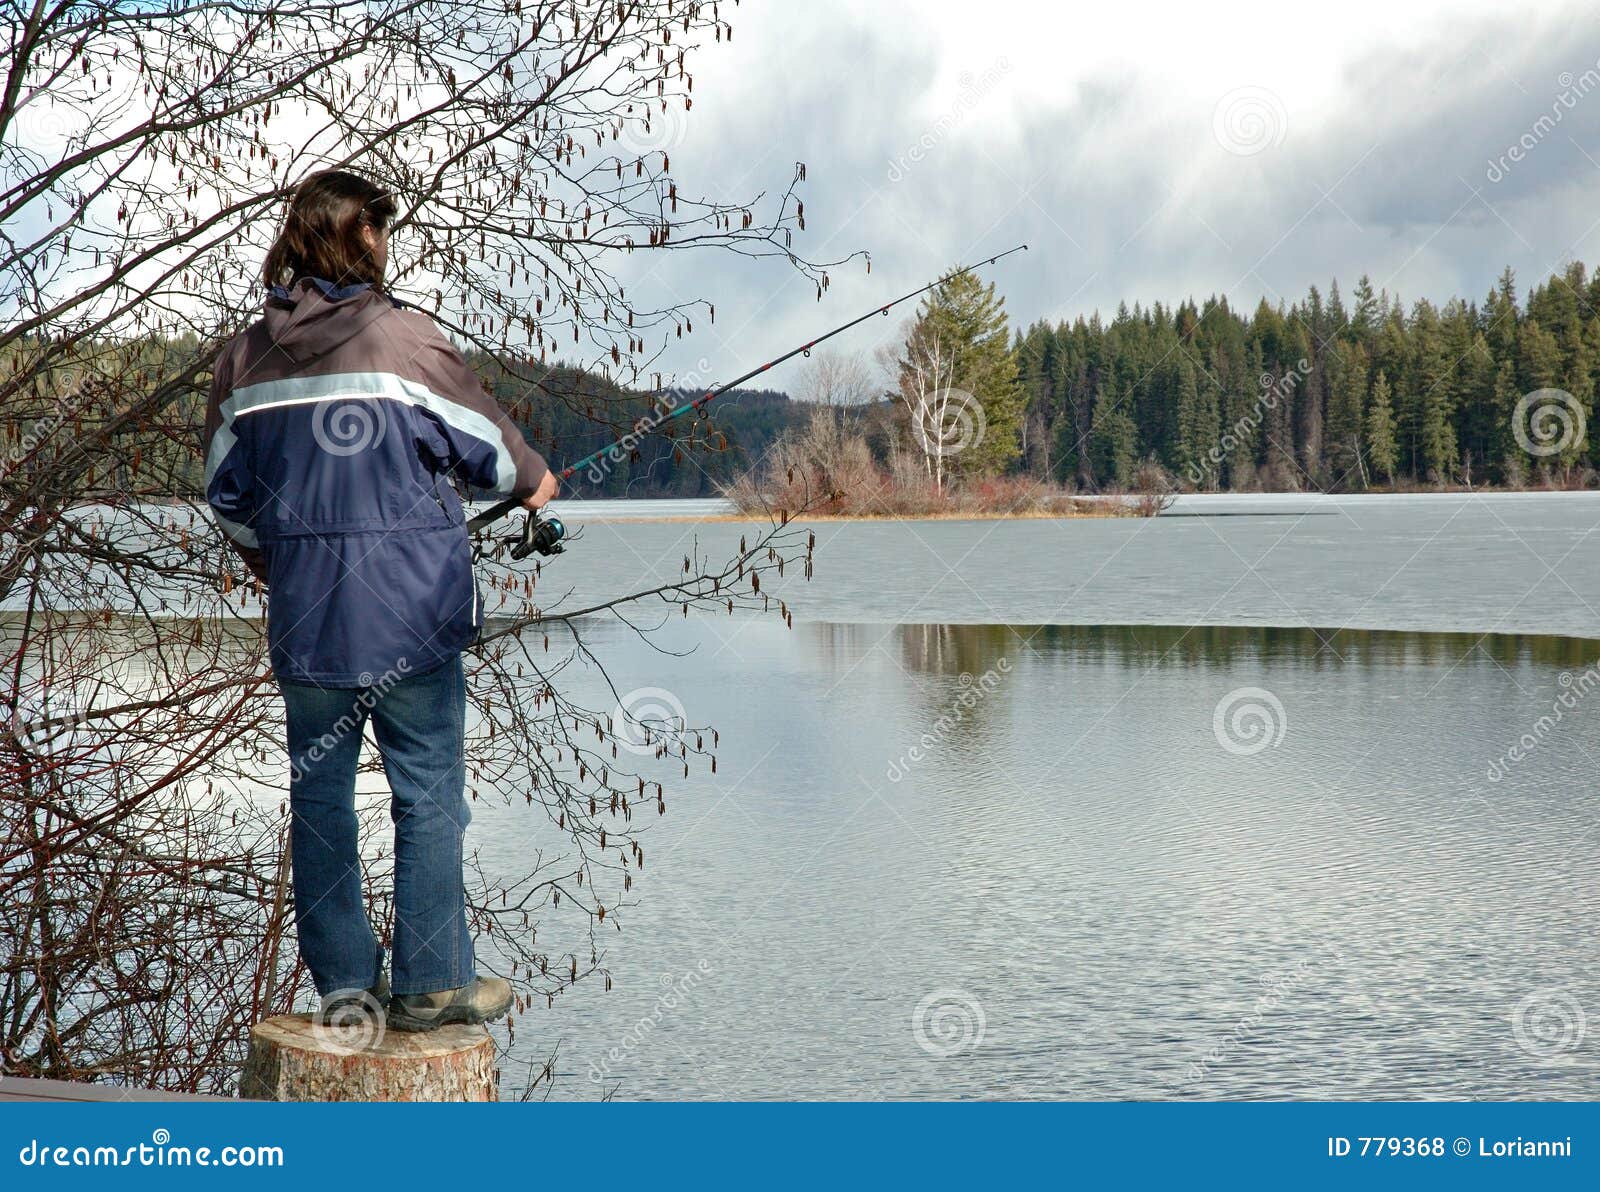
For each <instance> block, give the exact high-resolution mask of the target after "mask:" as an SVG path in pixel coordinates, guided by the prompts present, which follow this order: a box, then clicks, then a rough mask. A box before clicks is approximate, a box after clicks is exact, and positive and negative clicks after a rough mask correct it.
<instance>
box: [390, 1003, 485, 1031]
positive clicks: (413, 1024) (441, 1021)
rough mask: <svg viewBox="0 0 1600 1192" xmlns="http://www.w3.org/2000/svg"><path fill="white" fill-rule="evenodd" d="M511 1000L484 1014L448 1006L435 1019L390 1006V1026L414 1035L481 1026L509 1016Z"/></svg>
mask: <svg viewBox="0 0 1600 1192" xmlns="http://www.w3.org/2000/svg"><path fill="white" fill-rule="evenodd" d="M511 1000H512V999H510V998H507V999H506V1003H505V1005H503V1006H500V1007H498V1008H496V1009H492V1010H490V1011H489V1012H487V1013H482V1014H480V1013H478V1012H477V1011H475V1010H473V1009H471V1008H469V1007H467V1006H447V1007H446V1008H445V1009H443V1010H440V1011H439V1013H438V1015H437V1016H436V1017H433V1018H417V1017H415V1016H413V1015H411V1014H407V1013H406V1012H405V1011H404V1010H396V1009H395V1008H394V1007H393V1006H390V1007H389V1015H388V1025H389V1027H390V1028H391V1029H393V1030H397V1031H408V1032H410V1033H412V1034H426V1033H427V1032H429V1031H436V1030H438V1029H439V1028H440V1027H442V1026H481V1025H482V1024H483V1023H486V1022H498V1021H500V1019H502V1018H504V1017H505V1016H506V1015H507V1014H509V1013H510V1012H511Z"/></svg>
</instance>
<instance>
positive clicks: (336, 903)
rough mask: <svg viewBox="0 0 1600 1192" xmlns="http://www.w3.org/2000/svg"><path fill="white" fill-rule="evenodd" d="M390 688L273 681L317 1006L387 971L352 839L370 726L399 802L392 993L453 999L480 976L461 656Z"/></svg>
mask: <svg viewBox="0 0 1600 1192" xmlns="http://www.w3.org/2000/svg"><path fill="white" fill-rule="evenodd" d="M391 679H393V675H392V673H391V674H390V675H385V676H384V678H383V679H381V680H379V682H378V684H377V685H376V686H372V687H359V688H343V687H340V688H334V687H316V686H310V685H305V684H300V683H288V682H285V681H284V680H282V679H279V680H278V687H279V690H281V691H282V692H283V704H284V709H285V711H286V713H287V722H288V734H289V759H290V763H291V769H290V775H289V806H290V811H291V814H292V817H293V818H292V820H291V823H290V828H289V847H290V850H291V864H292V869H293V873H294V917H295V927H296V930H297V932H298V934H299V938H300V958H301V959H302V960H304V961H305V964H306V967H307V968H308V969H310V970H311V979H312V981H314V982H315V983H316V987H317V992H318V993H320V994H329V993H332V992H334V991H335V990H341V989H366V988H368V987H369V986H371V985H372V984H373V983H374V982H375V981H376V980H377V977H378V974H379V972H381V971H382V968H383V950H382V948H381V947H380V946H379V944H378V938H377V935H376V933H375V932H374V931H373V929H372V925H371V923H370V922H368V920H367V911H366V904H365V901H364V899H363V897H362V874H361V857H360V854H359V852H358V849H357V839H356V838H357V830H356V811H355V789H356V763H357V762H358V761H359V759H360V755H361V733H362V728H363V726H364V725H365V724H366V722H367V719H368V717H369V716H370V717H371V719H372V728H373V735H374V737H376V738H377V743H378V753H379V754H380V755H381V756H382V758H383V769H384V773H385V774H386V775H387V776H388V779H389V790H390V792H391V796H392V797H391V799H390V803H389V814H390V817H391V818H392V819H393V820H394V975H393V989H394V992H395V993H432V992H435V991H437V990H441V989H455V988H457V987H459V986H462V985H467V984H470V983H471V981H472V980H473V977H474V969H473V957H472V936H471V935H470V934H469V933H468V931H467V909H466V892H465V888H464V886H463V883H462V873H461V849H462V836H463V835H464V834H465V832H466V829H467V824H468V822H469V821H470V820H471V819H472V813H471V811H470V810H469V809H468V807H467V801H466V797H465V787H466V764H465V762H464V760H463V757H462V749H463V745H464V735H465V728H464V726H465V723H466V703H467V686H466V674H465V672H464V671H463V669H462V666H461V656H460V655H459V654H457V655H456V656H455V657H453V658H452V659H451V660H450V661H449V662H447V663H445V664H444V665H443V666H439V667H435V668H434V669H432V670H430V671H427V672H425V673H422V674H416V675H407V676H405V677H402V678H399V679H396V680H394V681H393V682H392V683H391V682H389V680H391Z"/></svg>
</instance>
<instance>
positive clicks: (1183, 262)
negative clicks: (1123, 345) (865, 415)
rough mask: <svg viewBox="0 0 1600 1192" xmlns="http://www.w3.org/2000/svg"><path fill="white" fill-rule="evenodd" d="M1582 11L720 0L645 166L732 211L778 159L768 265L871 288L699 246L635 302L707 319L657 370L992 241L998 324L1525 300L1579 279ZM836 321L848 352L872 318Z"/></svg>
mask: <svg viewBox="0 0 1600 1192" xmlns="http://www.w3.org/2000/svg"><path fill="white" fill-rule="evenodd" d="M1586 9H1590V6H1588V5H1585V4H1580V3H1541V4H1540V5H1539V11H1538V15H1530V14H1529V13H1528V12H1516V13H1512V12H1507V11H1504V10H1498V6H1496V5H1491V4H1486V3H1455V4H1444V3H1436V2H1434V0H1407V2H1406V3H1403V4H1402V3H1396V2H1395V0H1384V2H1380V3H1372V2H1368V0H1346V2H1345V3H1342V4H1339V5H1333V6H1322V5H1318V6H1302V7H1300V8H1296V7H1294V6H1290V5H1284V4H1283V3H1281V0H1280V2H1278V3H1272V4H1255V3H1249V4H1243V3H1234V4H1225V5H1220V6H1219V5H1208V6H1201V5H1191V4H1172V5H1166V4H1161V5H1148V4H1144V5H1141V4H1110V5H1094V6H1081V7H1080V6H1078V5H1065V4H1044V3H1037V2H1036V3H1021V2H1016V0H988V2H987V3H984V4H982V5H977V6H974V5H972V4H970V3H956V2H954V0H935V2H926V0H924V2H921V3H910V2H902V0H872V2H871V3H863V2H862V0H855V2H853V3H852V2H850V0H807V2H806V3H804V4H796V3H780V2H778V0H746V2H745V3H744V4H742V5H740V7H739V8H738V9H737V10H736V11H735V13H734V14H733V21H734V27H735V36H734V40H733V42H732V43H731V44H729V45H723V46H716V45H713V46H709V47H707V49H706V51H705V52H704V53H703V54H702V56H701V58H700V60H699V63H698V67H697V69H696V77H695V93H694V94H695V105H694V109H693V112H692V113H691V114H690V116H689V118H688V119H687V120H686V121H685V122H683V124H682V126H681V129H679V130H675V131H674V132H673V134H672V136H673V138H674V139H675V140H676V141H677V143H676V144H675V145H674V147H673V149H672V158H673V172H674V174H675V175H676V176H677V177H678V178H679V179H680V180H681V182H682V184H683V187H684V189H685V190H686V191H691V192H693V191H699V192H702V193H707V194H712V195H717V196H720V197H726V198H732V197H743V196H745V195H747V194H748V193H752V192H754V191H755V190H759V189H763V188H765V189H768V190H769V191H770V190H771V189H773V188H781V187H782V186H783V185H784V184H785V183H786V182H787V180H788V177H789V174H790V171H791V169H792V165H793V162H794V161H796V160H800V161H804V162H806V163H807V166H808V181H807V183H806V184H805V185H804V188H803V190H804V198H805V203H806V217H807V231H806V232H805V233H804V234H803V235H802V236H800V237H799V238H798V239H797V241H796V247H797V249H799V250H800V251H802V252H803V253H805V254H806V255H808V256H810V257H812V258H814V259H825V258H831V257H837V256H843V255H844V254H846V253H848V252H850V251H853V250H857V249H866V250H869V251H870V252H871V254H872V258H873V272H872V276H871V277H867V276H866V275H865V273H864V271H863V269H862V268H861V267H860V265H859V264H857V265H852V266H850V267H848V268H846V269H844V270H841V271H840V272H839V273H838V274H837V275H836V276H835V278H834V284H833V286H832V288H831V290H830V292H829V294H828V296H827V297H826V299H825V300H824V301H823V303H822V304H821V305H820V306H819V305H818V304H817V303H816V301H815V295H814V291H813V290H812V288H811V287H810V286H809V284H807V283H806V282H805V281H804V280H803V279H801V278H798V277H796V276H794V275H793V274H792V273H791V272H789V271H788V270H787V268H786V266H784V265H783V264H780V263H778V262H775V261H774V262H760V263H751V262H748V261H745V260H741V259H738V258H733V257H727V256H723V255H717V254H708V255H701V256H699V257H697V258H692V259H691V258H689V257H688V256H687V255H685V256H675V257H672V258H671V259H668V260H666V261H665V262H664V263H663V264H661V265H659V266H657V267H656V268H655V269H654V270H653V272H652V273H651V274H650V275H649V277H648V278H642V279H639V281H638V283H637V284H641V285H644V286H646V287H660V289H659V291H657V293H658V295H659V297H660V298H663V299H664V298H667V297H670V296H671V295H672V294H678V295H683V296H688V295H695V294H698V295H703V296H705V297H708V298H711V299H712V300H714V301H715V302H716V304H717V324H716V326H715V327H714V328H708V327H705V326H703V325H702V324H700V323H696V329H695V334H694V336H693V337H692V340H690V341H685V343H684V344H683V346H682V347H681V348H679V347H676V346H675V347H674V349H673V351H672V352H671V353H669V355H668V356H667V357H666V358H665V363H667V364H668V366H669V367H671V368H675V369H678V370H683V371H688V370H693V369H695V367H696V362H697V361H698V360H699V359H701V358H707V359H708V360H709V362H710V375H709V377H707V378H706V379H710V380H715V379H724V378H726V377H728V376H729V375H731V374H734V373H735V372H736V371H738V370H739V369H740V368H741V367H742V366H747V365H753V364H755V363H759V361H760V360H761V359H764V358H766V357H769V356H771V355H774V354H776V353H778V352H779V351H782V350H784V349H786V348H788V347H790V346H793V344H794V343H796V342H799V341H801V340H803V339H805V338H807V337H809V336H810V335H812V334H815V333H816V332H817V331H819V330H821V329H823V328H825V327H826V326H827V325H829V324H832V323H836V322H840V321H843V320H844V319H845V318H848V317H850V316H852V315H854V314H856V313H860V311H861V310H864V309H870V307H871V306H872V304H873V303H874V302H877V301H879V300H881V299H882V298H883V297H885V296H889V295H893V294H895V293H899V292H903V291H904V290H907V289H910V288H913V287H914V286H916V285H918V284H920V283H921V282H923V281H925V280H927V279H929V278H931V277H933V276H936V275H937V274H938V273H939V272H940V271H941V270H943V269H945V268H947V267H949V266H950V265H952V264H954V263H955V262H958V261H965V260H968V259H971V258H973V257H975V256H980V255H988V254H991V253H993V252H996V251H999V250H1000V249H1003V248H1006V247H1009V246H1010V245H1012V244H1014V243H1017V242H1019V241H1026V242H1027V243H1028V244H1030V245H1031V250H1030V252H1029V253H1028V254H1027V255H1026V256H1020V255H1019V256H1018V257H1013V258H1011V259H1009V260H1008V261H1006V262H1003V263H1002V264H1001V265H999V266H996V267H995V269H994V270H993V271H992V276H993V277H994V279H995V280H996V281H997V282H998V283H999V287H1000V289H1001V291H1002V292H1003V293H1004V294H1005V296H1006V300H1007V306H1008V309H1009V310H1010V312H1011V315H1012V319H1013V322H1014V324H1023V325H1026V324H1027V323H1029V322H1032V321H1034V320H1036V319H1049V320H1061V319H1071V318H1073V317H1075V316H1077V315H1079V314H1088V313H1090V312H1092V311H1094V310H1096V309H1098V310H1100V311H1102V312H1105V313H1107V314H1110V313H1112V312H1114V311H1115V309H1116V306H1117V304H1118V302H1120V301H1124V300H1126V301H1128V302H1129V303H1130V304H1131V303H1132V302H1134V301H1141V302H1145V303H1148V302H1150V301H1152V300H1157V299H1159V300H1161V301H1165V302H1174V301H1177V300H1180V299H1182V298H1184V297H1187V296H1191V295H1192V296H1194V297H1196V298H1197V299H1203V298H1204V297H1205V296H1207V295H1210V294H1214V293H1215V294H1226V295H1227V296H1228V297H1229V299H1230V300H1232V301H1233V302H1235V303H1236V304H1243V305H1245V306H1247V307H1253V306H1254V305H1255V303H1256V302H1257V301H1258V300H1259V299H1260V298H1262V297H1263V296H1265V297H1266V298H1268V299H1269V300H1270V301H1273V302H1276V301H1278V300H1279V299H1280V298H1283V299H1286V300H1287V301H1291V302H1292V301H1294V300H1295V299H1297V298H1299V297H1300V296H1302V295H1303V294H1304V293H1305V290H1306V287H1307V286H1308V285H1311V284H1313V283H1314V284H1317V285H1318V286H1319V287H1321V288H1323V289H1324V290H1325V289H1326V286H1327V283H1328V280H1329V279H1330V278H1333V277H1337V278H1338V279H1339V281H1340V283H1341V286H1342V288H1343V289H1344V290H1345V292H1346V293H1348V292H1349V289H1350V287H1351V286H1352V285H1353V284H1354V282H1355V280H1356V278H1357V277H1359V276H1360V275H1361V274H1362V273H1367V274H1369V275H1370V276H1371V278H1372V280H1373V283H1374V285H1376V286H1377V287H1379V288H1387V289H1388V290H1390V291H1391V292H1397V293H1399V294H1400V295H1401V296H1402V297H1403V298H1404V299H1405V301H1406V302H1407V303H1408V304H1409V303H1410V302H1411V301H1413V300H1415V299H1417V298H1420V297H1428V298H1431V299H1436V300H1442V299H1445V298H1448V297H1449V296H1451V295H1456V294H1462V295H1471V296H1481V295H1482V294H1483V293H1484V292H1485V291H1486V290H1487V289H1488V288H1489V286H1490V284H1491V283H1492V282H1493V280H1494V279H1495V278H1496V277H1497V276H1498V274H1499V272H1500V270H1501V269H1502V268H1503V267H1504V266H1505V265H1508V264H1509V265H1511V266H1512V267H1513V268H1515V269H1516V271H1517V274H1518V277H1519V280H1520V281H1521V282H1522V283H1523V285H1524V286H1526V284H1527V283H1528V282H1530V281H1532V280H1533V279H1535V278H1538V277H1542V276H1544V275H1545V274H1546V273H1548V272H1549V271H1550V270H1552V269H1555V268H1557V267H1559V266H1560V265H1562V264H1563V263H1564V262H1566V261H1569V260H1572V259H1580V260H1584V261H1587V262H1589V263H1591V264H1600V22H1596V21H1594V19H1593V15H1592V10H1590V11H1588V12H1586V11H1585V10H1586ZM974 13H977V14H980V15H979V16H978V19H976V20H974ZM1224 13H1225V14H1226V15H1223V14H1224ZM1541 119H1542V120H1543V122H1542V123H1541ZM1519 143H1521V144H1522V145H1524V146H1526V148H1518V149H1517V151H1516V152H1517V154H1518V155H1519V156H1520V157H1521V160H1520V161H1518V160H1513V159H1512V158H1511V157H1510V156H1509V154H1510V151H1511V149H1512V147H1513V146H1517V145H1518V144H1519ZM641 297H642V296H641ZM897 321H898V320H897ZM865 330H866V333H865V334H856V335H854V336H853V337H852V338H851V339H850V340H849V343H848V347H849V348H850V349H852V350H855V349H859V350H862V351H865V352H870V351H871V349H872V347H873V346H874V344H875V343H876V342H877V339H879V338H883V337H884V336H886V335H887V333H888V332H889V331H891V330H892V328H890V327H889V326H888V325H887V324H884V325H881V326H880V325H878V324H876V323H874V324H869V325H868V328H867V329H865ZM795 383H796V379H795V376H794V374H793V373H792V372H789V373H786V374H784V375H781V376H780V375H776V374H775V375H774V378H773V384H774V386H775V387H780V388H781V387H784V386H785V385H786V384H788V385H790V386H791V387H792V386H793V385H794V384H795Z"/></svg>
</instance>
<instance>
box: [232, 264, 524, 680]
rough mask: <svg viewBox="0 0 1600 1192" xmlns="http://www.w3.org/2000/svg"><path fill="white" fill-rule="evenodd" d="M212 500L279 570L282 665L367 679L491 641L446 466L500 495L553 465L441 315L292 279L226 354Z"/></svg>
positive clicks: (258, 560) (273, 573) (290, 675)
mask: <svg viewBox="0 0 1600 1192" xmlns="http://www.w3.org/2000/svg"><path fill="white" fill-rule="evenodd" d="M204 452H205V460H206V472H205V476H206V500H207V501H208V502H209V503H210V505H211V509H212V511H213V513H214V514H215V515H216V519H217V523H218V525H219V526H220V527H221V528H222V531H223V533H224V535H226V537H227V538H228V540H229V542H231V543H232V544H233V546H234V547H235V548H236V549H237V550H238V551H239V553H240V555H241V556H243V558H244V560H245V562H246V564H247V565H248V566H249V567H250V568H251V570H252V571H254V572H255V573H256V574H257V575H258V576H260V577H261V578H262V580H264V581H265V583H266V585H267V588H268V592H269V600H268V612H267V639H268V648H269V653H270V655H271V659H272V666H273V669H274V671H275V672H276V673H277V675H278V676H279V677H280V678H282V679H286V680H288V681H290V682H295V683H316V684H320V685H322V686H327V687H360V686H368V685H371V684H372V683H374V682H376V681H378V678H379V676H381V675H383V674H384V673H385V672H386V671H392V670H395V669H399V670H400V671H401V672H403V673H408V674H414V673H420V672H422V671H425V670H428V669H431V668H432V667H434V666H437V665H439V664H440V663H443V662H446V661H448V660H449V659H450V658H451V657H452V656H453V655H454V654H456V653H458V652H459V651H460V650H461V649H463V648H464V647H465V646H467V645H469V644H471V642H472V641H473V640H474V639H475V638H476V637H477V635H478V631H479V629H480V627H481V625H482V609H481V607H480V603H479V599H478V590H477V585H476V583H475V581H474V579H473V574H472V556H471V550H470V547H469V545H468V541H467V533H466V528H465V520H464V518H463V515H462V507H461V502H460V500H459V498H458V497H457V495H456V491H455V489H454V487H453V486H452V485H451V484H450V483H449V481H448V477H450V476H454V477H455V478H456V479H457V480H459V481H461V482H462V483H464V484H466V485H469V486H470V487H471V488H472V489H474V490H482V491H483V493H484V494H485V495H488V496H492V497H494V498H496V499H498V498H500V497H508V496H526V495H528V494H530V493H532V492H533V491H534V490H535V489H537V488H538V486H539V482H540V481H541V480H542V479H543V478H544V476H545V474H546V472H548V471H549V469H548V467H547V466H546V464H545V461H544V460H543V459H542V458H541V457H540V455H539V454H538V452H536V451H534V450H533V449H532V448H531V447H529V446H528V444H527V443H526V442H525V441H524V439H523V437H522V432H521V431H520V430H518V428H517V427H516V425H515V424H514V423H513V422H512V421H511V419H510V418H508V417H507V416H506V414H505V412H504V411H502V410H501V409H500V407H499V406H498V405H497V404H496V403H495V401H494V399H493V398H492V397H490V396H489V394H488V393H487V392H486V391H485V389H484V386H483V383H482V381H481V380H480V379H479V377H478V376H477V374H476V373H474V372H473V371H472V369H471V368H470V367H468V365H467V363H466V361H465V360H463V359H462V357H461V354H460V353H459V352H458V351H457V350H456V349H455V348H454V347H453V346H452V345H451V343H450V341H449V340H448V339H446V338H445V336H444V334H443V333H442V332H441V331H440V330H439V328H438V326H437V325H436V324H435V323H434V321H433V320H432V319H430V318H429V317H428V316H427V315H426V314H423V313H422V312H421V311H418V310H412V309H409V308H405V307H401V306H398V305H397V304H395V303H394V302H393V301H391V300H390V299H389V298H387V297H385V296H383V295H382V294H380V293H379V292H377V291H375V290H373V289H371V288H370V287H367V286H350V287H345V288H343V289H335V288H334V287H333V286H331V285H330V284H328V283H327V282H324V281H321V280H320V279H316V278H303V279H301V280H299V281H298V282H297V283H296V284H295V286H294V288H293V289H292V290H286V289H283V288H281V287H280V288H276V289H274V290H273V291H272V293H271V295H270V296H269V297H268V299H267V303H266V309H265V317H264V318H262V319H261V320H260V321H259V322H257V323H255V324H254V325H253V326H252V327H250V329H249V330H247V331H245V332H243V333H242V334H240V335H238V336H236V337H235V338H234V339H233V340H232V341H230V342H229V343H228V345H227V346H226V347H225V348H224V349H223V350H222V353H221V355H219V356H218V358H217V363H216V368H215V370H214V372H213V377H212V383H211V398H210V402H209V405H208V409H207V413H206V426H205V441H204Z"/></svg>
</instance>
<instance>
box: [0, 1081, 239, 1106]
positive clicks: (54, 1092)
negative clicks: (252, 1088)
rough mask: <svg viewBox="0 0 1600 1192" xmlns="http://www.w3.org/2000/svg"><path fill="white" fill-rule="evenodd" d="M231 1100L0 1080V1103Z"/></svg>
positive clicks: (72, 1083)
mask: <svg viewBox="0 0 1600 1192" xmlns="http://www.w3.org/2000/svg"><path fill="white" fill-rule="evenodd" d="M233 1099H234V1098H232V1097H207V1096H201V1095H199V1094H196V1093H167V1092H162V1091H161V1090H160V1089H132V1088H122V1087H121V1086H119V1085H114V1084H80V1083H78V1082H76V1081H71V1080H36V1079H33V1078H32V1077H23V1076H7V1077H5V1078H3V1079H0V1101H26V1102H33V1103H35V1104H37V1103H40V1102H57V1103H59V1102H63V1101H231V1100H233Z"/></svg>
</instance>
